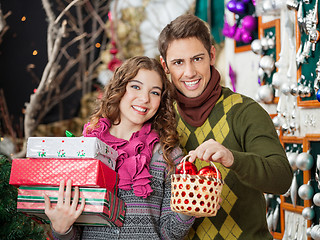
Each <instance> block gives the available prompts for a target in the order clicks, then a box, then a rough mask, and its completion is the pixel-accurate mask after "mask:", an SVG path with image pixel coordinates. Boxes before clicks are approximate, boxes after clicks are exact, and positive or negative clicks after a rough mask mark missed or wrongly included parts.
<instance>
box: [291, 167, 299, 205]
mask: <svg viewBox="0 0 320 240" xmlns="http://www.w3.org/2000/svg"><path fill="white" fill-rule="evenodd" d="M297 189H298V183H297V176H296V172H295V173H294V174H293V178H292V183H291V187H290V197H291V202H292V205H293V207H295V206H296V204H297Z"/></svg>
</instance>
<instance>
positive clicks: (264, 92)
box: [258, 84, 274, 103]
mask: <svg viewBox="0 0 320 240" xmlns="http://www.w3.org/2000/svg"><path fill="white" fill-rule="evenodd" d="M258 96H259V99H260V100H261V101H263V102H265V103H271V102H272V101H273V98H274V90H273V88H272V87H271V86H270V85H269V84H266V85H262V86H260V87H259V89H258Z"/></svg>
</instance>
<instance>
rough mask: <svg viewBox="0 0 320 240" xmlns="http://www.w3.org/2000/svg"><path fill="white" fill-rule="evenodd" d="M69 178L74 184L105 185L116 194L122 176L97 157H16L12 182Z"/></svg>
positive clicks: (39, 182) (42, 182)
mask: <svg viewBox="0 0 320 240" xmlns="http://www.w3.org/2000/svg"><path fill="white" fill-rule="evenodd" d="M68 179H71V180H72V185H73V186H84V187H100V188H101V187H102V188H107V189H108V190H109V191H111V192H114V193H116V192H117V189H118V188H117V185H118V182H119V175H118V173H116V172H115V171H114V170H112V169H110V168H109V167H107V166H106V165H105V164H103V163H102V162H101V161H100V160H97V159H85V158H80V159H59V158H58V159H55V158H53V159H51V158H49V159H41V158H20V159H13V160H12V167H11V173H10V180H9V184H11V185H15V186H21V185H27V186H31V185H46V186H48V185H49V186H59V184H60V181H61V180H68Z"/></svg>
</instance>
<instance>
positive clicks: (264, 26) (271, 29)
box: [258, 17, 281, 104]
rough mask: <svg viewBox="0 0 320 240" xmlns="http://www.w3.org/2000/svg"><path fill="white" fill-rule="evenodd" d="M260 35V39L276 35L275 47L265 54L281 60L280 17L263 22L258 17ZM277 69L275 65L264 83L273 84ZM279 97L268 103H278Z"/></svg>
mask: <svg viewBox="0 0 320 240" xmlns="http://www.w3.org/2000/svg"><path fill="white" fill-rule="evenodd" d="M258 36H259V39H262V38H265V37H274V39H275V41H274V42H275V47H274V48H273V49H267V50H265V51H264V55H269V56H272V57H273V58H274V61H275V62H276V61H278V60H279V53H280V48H281V43H280V41H281V32H280V19H274V20H272V21H268V22H265V23H263V22H262V18H261V17H259V18H258ZM276 71H277V68H276V67H275V68H274V70H273V71H272V73H271V75H270V76H266V77H265V78H264V80H263V83H261V84H262V85H264V84H270V85H271V84H272V77H273V74H274V73H275V72H276ZM278 101H279V97H275V98H274V99H273V101H272V102H271V103H267V104H275V103H278Z"/></svg>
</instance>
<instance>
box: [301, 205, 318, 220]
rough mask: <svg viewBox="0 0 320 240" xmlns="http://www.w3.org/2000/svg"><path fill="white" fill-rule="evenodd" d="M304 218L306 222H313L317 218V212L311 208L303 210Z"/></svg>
mask: <svg viewBox="0 0 320 240" xmlns="http://www.w3.org/2000/svg"><path fill="white" fill-rule="evenodd" d="M302 216H303V217H304V219H306V220H312V219H313V218H314V216H315V212H314V210H313V209H312V208H311V207H306V208H304V209H303V210H302Z"/></svg>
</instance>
